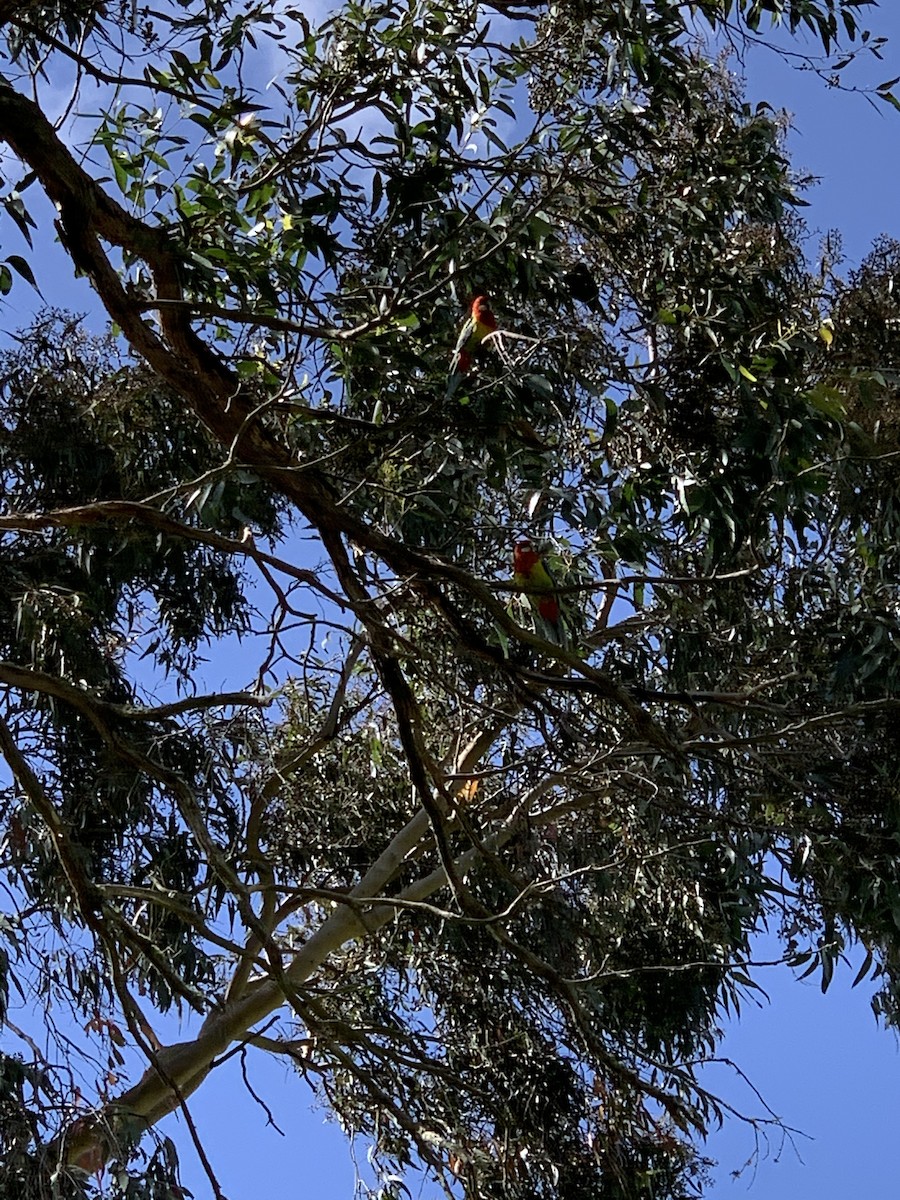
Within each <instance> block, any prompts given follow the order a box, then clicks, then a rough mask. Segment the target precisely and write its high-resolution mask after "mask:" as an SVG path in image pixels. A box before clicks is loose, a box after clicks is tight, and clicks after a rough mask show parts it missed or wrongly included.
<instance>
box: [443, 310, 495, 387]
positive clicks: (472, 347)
mask: <svg viewBox="0 0 900 1200" xmlns="http://www.w3.org/2000/svg"><path fill="white" fill-rule="evenodd" d="M496 328H497V318H496V317H495V316H494V314H493V313H492V312H491V306H490V301H489V300H488V298H487V296H476V297H475V299H474V300H473V301H472V307H471V309H470V311H469V315H468V317H466V320H465V322H464V324H463V327H462V329H460V331H459V337H458V338H457V339H456V349H455V350H454V351H453V361H452V362H451V364H450V378H449V380H448V381H447V397H448V398H449V397H450V396H452V395H453V393H454V392H455V391H456V389H457V388H458V387H459V385H460V382H461V381H462V380H463V379H464V378H465V376H466V375H468V373H469V371H471V369H472V355H473V354H474V353H475V351H476V350H477V349H478V347H479V346H480V345H481V343H482V342H483V341H484V339H485V338H486V337H487V336H488V334H489V333H493V332H494V330H495V329H496Z"/></svg>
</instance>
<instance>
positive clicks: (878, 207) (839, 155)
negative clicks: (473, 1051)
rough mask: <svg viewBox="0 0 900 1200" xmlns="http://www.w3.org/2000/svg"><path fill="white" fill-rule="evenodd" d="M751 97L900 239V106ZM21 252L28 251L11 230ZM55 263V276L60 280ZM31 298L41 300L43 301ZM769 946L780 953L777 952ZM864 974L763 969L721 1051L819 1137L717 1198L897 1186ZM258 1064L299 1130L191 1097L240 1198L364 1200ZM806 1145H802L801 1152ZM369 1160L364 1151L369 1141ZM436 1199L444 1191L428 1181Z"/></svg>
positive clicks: (891, 1068) (855, 1192)
mask: <svg viewBox="0 0 900 1200" xmlns="http://www.w3.org/2000/svg"><path fill="white" fill-rule="evenodd" d="M863 24H866V25H868V26H869V27H870V28H871V29H872V30H873V31H874V32H876V33H885V34H887V35H888V36H889V37H890V38H891V43H890V44H889V46H888V47H887V49H886V51H885V61H884V62H883V63H880V64H879V63H876V62H874V61H870V63H868V64H867V65H866V66H865V70H864V71H858V72H856V73H855V74H854V75H853V76H852V78H853V79H854V80H856V79H859V78H861V77H862V76H863V75H864V76H865V78H866V79H867V80H868V82H870V83H878V82H881V81H882V80H885V79H889V78H891V77H892V76H894V75H900V6H898V5H897V3H896V0H883V6H882V7H881V8H879V9H872V10H871V11H870V12H868V13H867V14H866V19H865V21H864V22H863ZM747 73H748V98H749V99H750V100H751V101H756V100H760V99H767V100H769V101H770V102H771V103H772V104H773V105H775V106H776V107H784V108H787V109H788V110H790V111H791V112H792V113H793V114H794V128H793V130H792V132H791V134H790V137H789V143H788V144H789V149H790V152H791V156H792V159H793V162H794V164H795V166H796V167H797V168H798V169H799V170H802V171H809V172H810V173H812V174H814V175H816V176H818V177H819V178H820V180H821V182H820V183H819V185H818V186H817V187H816V188H815V190H814V191H813V192H811V193H810V194H809V195H808V196H807V199H808V200H809V201H810V204H811V207H810V208H809V209H807V210H805V212H804V216H805V219H806V221H807V223H808V224H809V226H810V230H811V232H812V233H813V235H814V236H813V240H812V242H811V246H810V249H811V250H814V247H815V244H816V240H817V235H818V234H821V233H824V232H826V231H827V230H828V229H831V228H837V229H839V230H840V231H841V232H842V235H843V238H844V246H845V252H846V254H847V257H848V260H849V262H850V263H851V264H855V263H856V262H858V261H859V260H860V259H861V258H862V256H863V255H864V254H865V252H866V249H867V248H868V246H869V245H870V244H871V241H872V239H873V238H874V237H876V236H877V235H878V234H880V233H890V234H893V235H895V236H900V220H898V218H897V183H898V180H900V170H898V161H900V112H896V111H895V110H893V109H891V108H889V107H887V106H885V105H882V104H878V105H877V107H873V106H872V105H870V104H869V103H868V102H867V101H866V100H865V99H864V98H863V97H862V96H858V95H857V96H854V95H848V94H846V93H844V92H842V91H839V90H837V89H827V88H826V87H825V85H824V84H823V82H822V80H821V79H819V78H817V77H816V76H814V75H812V74H811V73H803V72H798V71H797V70H792V69H789V68H787V67H786V66H785V65H784V64H783V63H782V62H781V61H780V60H779V59H778V58H777V57H776V56H774V55H772V54H767V53H764V52H756V53H754V54H753V55H752V56H751V57H750V59H749V61H748V64H747ZM898 86H900V85H898ZM6 250H7V252H10V251H12V252H21V247H19V246H18V245H13V244H12V241H10V243H9V245H8V246H7V247H6ZM47 277H48V276H47V273H44V278H47ZM56 286H57V287H58V289H59V290H58V292H57V293H55V294H53V295H47V294H46V287H45V298H46V300H47V301H48V302H49V303H53V304H59V305H66V306H71V307H74V308H77V309H82V310H88V309H91V308H93V304H92V301H91V297H90V293H89V290H88V288H87V286H86V285H85V284H84V281H78V282H75V281H71V275H70V272H69V271H68V270H66V269H64V270H62V271H61V272H60V273H59V275H58V276H57V284H56ZM25 291H27V287H26V285H24V284H22V283H19V282H17V284H16V289H15V290H14V292H13V296H12V298H11V302H7V304H6V305H5V306H4V309H3V310H0V323H2V325H3V326H5V327H6V328H13V327H15V325H16V324H17V319H16V314H15V309H16V307H17V305H18V303H19V302H24V301H25V296H24V295H23V293H24V292H25ZM27 307H29V308H30V307H31V304H30V302H29V303H28V305H27ZM761 957H771V956H770V955H766V954H765V952H763V953H761ZM854 974H855V971H854V970H853V969H845V970H844V971H839V972H838V973H837V974H836V976H835V979H834V982H833V983H832V986H831V989H830V990H829V993H828V994H827V995H826V996H822V995H821V993H820V991H819V987H818V982H817V980H816V979H814V978H813V979H810V980H808V981H803V982H798V981H795V980H794V979H793V978H792V977H791V975H790V973H789V972H787V971H785V970H771V971H769V972H768V973H767V974H764V975H763V976H762V977H761V982H762V984H763V986H764V987H765V988H766V990H767V992H768V993H769V996H770V997H771V1003H763V1004H762V1006H761V1007H758V1008H757V1007H755V1006H754V1005H753V1004H752V1003H749V1002H748V1004H747V1006H746V1007H745V1010H744V1014H743V1019H742V1021H741V1023H740V1024H739V1025H736V1026H733V1027H731V1028H729V1030H728V1032H727V1035H726V1038H725V1040H724V1043H723V1045H722V1047H721V1055H722V1057H723V1058H729V1059H733V1060H734V1061H735V1062H737V1063H739V1064H740V1066H741V1068H742V1069H743V1070H744V1071H746V1072H747V1074H748V1075H749V1077H750V1078H751V1079H752V1082H753V1084H754V1085H755V1086H756V1087H757V1088H758V1089H759V1091H760V1092H761V1093H762V1095H763V1096H764V1098H765V1100H766V1101H767V1103H768V1104H769V1105H770V1106H771V1108H772V1109H773V1110H774V1111H775V1112H776V1113H777V1114H778V1115H779V1116H780V1117H781V1118H782V1119H783V1120H784V1121H785V1122H786V1123H787V1124H788V1125H791V1126H794V1127H796V1128H798V1129H800V1130H802V1131H803V1134H805V1135H808V1136H798V1137H797V1138H796V1139H795V1143H794V1146H792V1145H791V1144H789V1143H784V1144H782V1143H781V1142H780V1141H779V1140H778V1139H776V1138H773V1140H772V1142H771V1144H770V1147H769V1152H768V1154H767V1155H766V1154H765V1152H764V1153H763V1154H762V1155H761V1156H760V1157H759V1160H758V1161H757V1162H756V1164H755V1165H754V1166H749V1167H747V1169H746V1170H745V1171H744V1172H743V1173H742V1174H741V1176H740V1177H739V1178H738V1179H737V1180H732V1179H731V1178H730V1175H729V1173H730V1171H731V1170H732V1169H734V1168H738V1167H740V1166H741V1165H743V1164H744V1163H745V1162H747V1161H748V1160H749V1159H750V1158H751V1157H752V1156H753V1154H754V1148H755V1147H754V1138H753V1135H752V1131H750V1130H749V1129H748V1128H746V1127H745V1126H742V1125H741V1124H740V1123H738V1122H733V1121H732V1122H728V1123H727V1124H726V1127H725V1129H724V1130H723V1131H722V1132H721V1133H718V1134H714V1135H713V1137H712V1138H711V1140H710V1143H709V1145H708V1148H707V1149H708V1152H709V1153H710V1155H711V1156H712V1157H714V1158H718V1159H719V1160H720V1161H721V1167H720V1169H719V1170H717V1172H716V1173H715V1184H714V1186H713V1188H712V1189H711V1191H710V1193H709V1194H710V1195H711V1196H713V1197H715V1200H738V1198H739V1197H740V1198H743V1197H747V1198H748V1200H805V1198H806V1197H810V1198H812V1197H815V1198H816V1200H831V1197H844V1196H851V1197H855V1196H873V1197H881V1196H891V1195H894V1194H896V1193H897V1190H898V1186H897V1180H898V1178H900V1138H898V1137H897V1123H898V1118H900V1054H898V1043H897V1039H896V1037H895V1036H894V1034H893V1033H891V1032H886V1031H884V1030H882V1029H879V1028H878V1026H877V1025H876V1023H875V1021H874V1018H873V1016H872V1013H871V1009H870V1007H869V1000H870V996H871V992H872V988H871V985H869V984H865V983H864V984H861V985H860V986H859V987H858V988H856V989H851V987H850V984H851V982H852V980H853V977H854ZM248 1074H249V1078H250V1081H251V1083H252V1085H253V1086H254V1088H255V1090H256V1091H257V1092H258V1093H259V1094H260V1095H261V1096H263V1097H264V1098H265V1099H266V1101H267V1103H269V1104H270V1106H271V1107H272V1110H273V1114H274V1117H275V1120H276V1121H277V1122H278V1124H279V1125H280V1127H281V1129H282V1130H283V1131H284V1134H285V1136H284V1137H282V1136H280V1135H279V1134H278V1133H277V1132H275V1130H274V1129H272V1128H271V1127H267V1115H266V1113H265V1111H264V1110H263V1109H262V1108H261V1107H260V1106H259V1105H258V1104H256V1103H255V1102H254V1100H253V1099H252V1097H251V1096H250V1094H249V1093H248V1091H247V1089H246V1088H245V1086H244V1084H243V1081H242V1078H241V1072H240V1065H239V1062H238V1059H237V1058H234V1059H232V1060H230V1062H229V1063H228V1064H226V1065H225V1066H224V1067H223V1068H221V1069H220V1071H219V1072H217V1073H216V1076H215V1077H213V1078H212V1079H210V1080H208V1081H207V1083H206V1084H205V1085H204V1086H203V1087H202V1088H201V1089H200V1090H199V1092H198V1093H197V1094H196V1095H195V1097H193V1098H192V1100H191V1103H190V1108H191V1112H192V1115H193V1117H194V1120H195V1122H196V1125H197V1127H198V1130H199V1133H200V1136H201V1138H202V1140H203V1143H204V1145H205V1147H206V1150H207V1153H208V1154H209V1157H210V1160H211V1161H212V1163H213V1165H214V1167H215V1169H216V1173H217V1175H218V1178H219V1180H220V1182H221V1183H222V1185H223V1188H224V1191H225V1194H226V1195H227V1196H228V1197H229V1200H257V1198H263V1197H269V1196H273V1197H274V1196H277V1197H278V1198H279V1200H294V1197H297V1198H299V1197H316V1200H350V1197H351V1196H352V1193H353V1178H354V1169H353V1164H352V1161H351V1158H350V1155H349V1153H348V1150H347V1146H346V1142H345V1140H344V1138H343V1136H342V1135H341V1133H340V1132H339V1130H338V1129H337V1127H336V1126H335V1125H334V1124H333V1123H328V1122H327V1121H326V1120H325V1114H324V1112H323V1111H322V1110H318V1111H315V1110H313V1109H311V1107H310V1093H309V1090H308V1089H307V1088H306V1087H305V1085H304V1084H303V1083H302V1082H299V1081H298V1080H297V1079H296V1078H292V1076H293V1072H292V1071H291V1070H290V1069H289V1068H288V1067H286V1066H283V1065H281V1064H279V1063H276V1062H272V1061H270V1060H267V1058H266V1057H265V1056H264V1055H261V1054H259V1053H257V1052H254V1051H248ZM709 1083H710V1085H716V1086H720V1087H721V1090H722V1092H723V1094H726V1095H727V1096H728V1097H729V1098H732V1099H734V1101H735V1102H736V1103H738V1104H740V1105H741V1106H742V1107H745V1108H747V1109H749V1110H752V1111H755V1112H759V1104H758V1102H757V1101H755V1100H754V1099H753V1097H752V1095H751V1093H750V1092H749V1091H748V1089H747V1087H746V1085H742V1084H740V1083H738V1082H736V1081H735V1080H734V1078H733V1075H732V1073H731V1072H730V1071H729V1070H728V1068H727V1067H725V1066H722V1067H715V1068H711V1069H710V1075H709ZM163 1128H164V1129H165V1130H166V1132H168V1133H169V1134H170V1135H171V1136H173V1137H174V1138H175V1139H176V1141H177V1142H178V1144H179V1146H180V1147H181V1153H182V1158H183V1165H184V1182H185V1184H186V1185H187V1186H188V1187H189V1188H190V1190H191V1191H192V1192H193V1193H194V1195H195V1196H196V1197H198V1198H199V1197H205V1196H208V1195H210V1189H209V1185H208V1183H207V1182H206V1180H205V1177H204V1174H203V1171H202V1168H201V1167H200V1165H199V1163H198V1162H197V1159H196V1155H195V1154H194V1153H193V1151H192V1149H191V1147H190V1142H189V1139H188V1138H187V1135H186V1131H185V1127H184V1123H183V1121H181V1120H179V1119H178V1118H177V1117H171V1118H168V1119H167V1121H166V1122H164V1125H163ZM795 1147H796V1148H795ZM359 1152H360V1155H361V1157H362V1165H363V1166H364V1162H365V1148H364V1147H360V1151H359ZM428 1194H429V1195H430V1194H431V1193H430V1191H429V1192H428Z"/></svg>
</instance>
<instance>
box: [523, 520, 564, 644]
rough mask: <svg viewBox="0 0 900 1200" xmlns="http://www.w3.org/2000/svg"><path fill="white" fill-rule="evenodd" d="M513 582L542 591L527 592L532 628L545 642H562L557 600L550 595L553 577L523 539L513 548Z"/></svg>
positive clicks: (561, 626)
mask: <svg viewBox="0 0 900 1200" xmlns="http://www.w3.org/2000/svg"><path fill="white" fill-rule="evenodd" d="M513 572H514V574H513V582H514V583H518V584H529V585H530V586H531V587H533V588H541V589H544V590H543V591H530V592H529V593H528V603H529V604H530V605H531V607H532V610H533V611H534V613H535V616H536V618H537V620H536V625H537V627H538V630H539V632H542V633H543V634H544V635H545V636H546V638H547V640H548V641H550V642H555V643H556V645H557V646H562V645H563V643H564V633H563V625H562V617H561V614H560V610H559V598H558V597H557V596H556V595H554V593H553V576H552V575H551V574H550V572H549V571H548V570H547V567H546V565H545V564H544V562H543V561H542V559H541V556H540V555H539V554H538V552H537V551H536V550H535V548H534V547H533V546H532V544H531V542H529V541H527V540H525V541H521V542H517V543H516V545H515V547H514V548H513Z"/></svg>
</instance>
